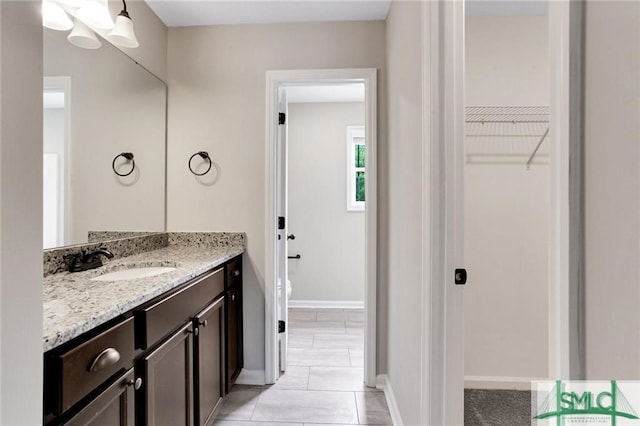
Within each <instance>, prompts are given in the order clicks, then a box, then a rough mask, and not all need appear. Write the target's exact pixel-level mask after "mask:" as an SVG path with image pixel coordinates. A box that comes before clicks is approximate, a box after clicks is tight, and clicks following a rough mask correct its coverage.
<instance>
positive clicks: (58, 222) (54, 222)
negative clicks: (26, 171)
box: [42, 77, 71, 249]
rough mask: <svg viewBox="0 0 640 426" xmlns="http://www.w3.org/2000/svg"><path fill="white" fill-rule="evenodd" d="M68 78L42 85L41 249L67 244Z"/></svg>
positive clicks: (50, 80) (60, 78)
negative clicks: (42, 213) (42, 210)
mask: <svg viewBox="0 0 640 426" xmlns="http://www.w3.org/2000/svg"><path fill="white" fill-rule="evenodd" d="M70 86H71V79H70V78H69V77H45V78H44V84H43V111H42V112H43V126H44V127H43V153H44V157H43V208H44V215H43V217H44V220H43V248H44V249H47V248H51V247H60V246H63V245H66V244H67V243H68V235H67V232H68V226H67V225H68V224H67V221H68V220H69V214H68V202H69V194H68V188H69V174H68V168H69V167H68V159H69V150H70V149H69V147H70V144H69V140H70V135H69V129H70V126H69V120H70V116H71V114H70V105H69V104H70V100H71V99H70Z"/></svg>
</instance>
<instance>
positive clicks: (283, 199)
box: [276, 87, 289, 371]
mask: <svg viewBox="0 0 640 426" xmlns="http://www.w3.org/2000/svg"><path fill="white" fill-rule="evenodd" d="M278 105H279V117H278V120H279V121H278V123H279V125H278V143H277V181H278V184H277V194H276V203H277V208H276V210H277V215H278V226H277V236H276V238H277V259H278V260H277V263H278V265H277V268H276V270H277V283H276V285H277V298H278V307H277V311H278V312H277V314H278V331H280V330H281V329H282V328H281V324H284V331H282V332H279V333H278V359H279V362H278V363H279V366H280V371H285V370H286V368H287V348H288V333H289V331H288V310H289V297H288V295H287V280H288V279H289V278H288V276H287V268H288V265H287V260H288V247H287V241H288V240H287V235H288V214H287V213H288V209H287V205H288V201H287V191H288V189H287V180H288V173H287V169H288V168H287V119H286V118H287V99H286V89H285V88H283V87H280V88H279V89H278ZM282 114H284V120H283V119H282V118H281V117H282ZM280 123H281V124H280Z"/></svg>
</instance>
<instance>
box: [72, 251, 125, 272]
mask: <svg viewBox="0 0 640 426" xmlns="http://www.w3.org/2000/svg"><path fill="white" fill-rule="evenodd" d="M100 256H105V257H106V258H109V259H111V258H112V257H113V253H111V252H110V251H109V250H107V249H106V248H99V249H97V250H94V251H91V252H89V253H86V254H83V253H76V254H70V255H67V256H65V258H64V259H65V262H66V263H67V265H68V266H69V272H82V271H87V270H89V269H95V268H99V267H101V266H102V259H101V258H100Z"/></svg>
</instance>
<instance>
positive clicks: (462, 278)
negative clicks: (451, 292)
mask: <svg viewBox="0 0 640 426" xmlns="http://www.w3.org/2000/svg"><path fill="white" fill-rule="evenodd" d="M455 281H456V284H460V285H462V284H466V283H467V270H466V269H456V274H455Z"/></svg>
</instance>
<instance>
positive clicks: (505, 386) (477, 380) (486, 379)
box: [464, 376, 548, 390]
mask: <svg viewBox="0 0 640 426" xmlns="http://www.w3.org/2000/svg"><path fill="white" fill-rule="evenodd" d="M536 380H548V379H547V378H546V377H498V376H495V377H494V376H464V388H465V389H493V390H531V382H533V381H536Z"/></svg>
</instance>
